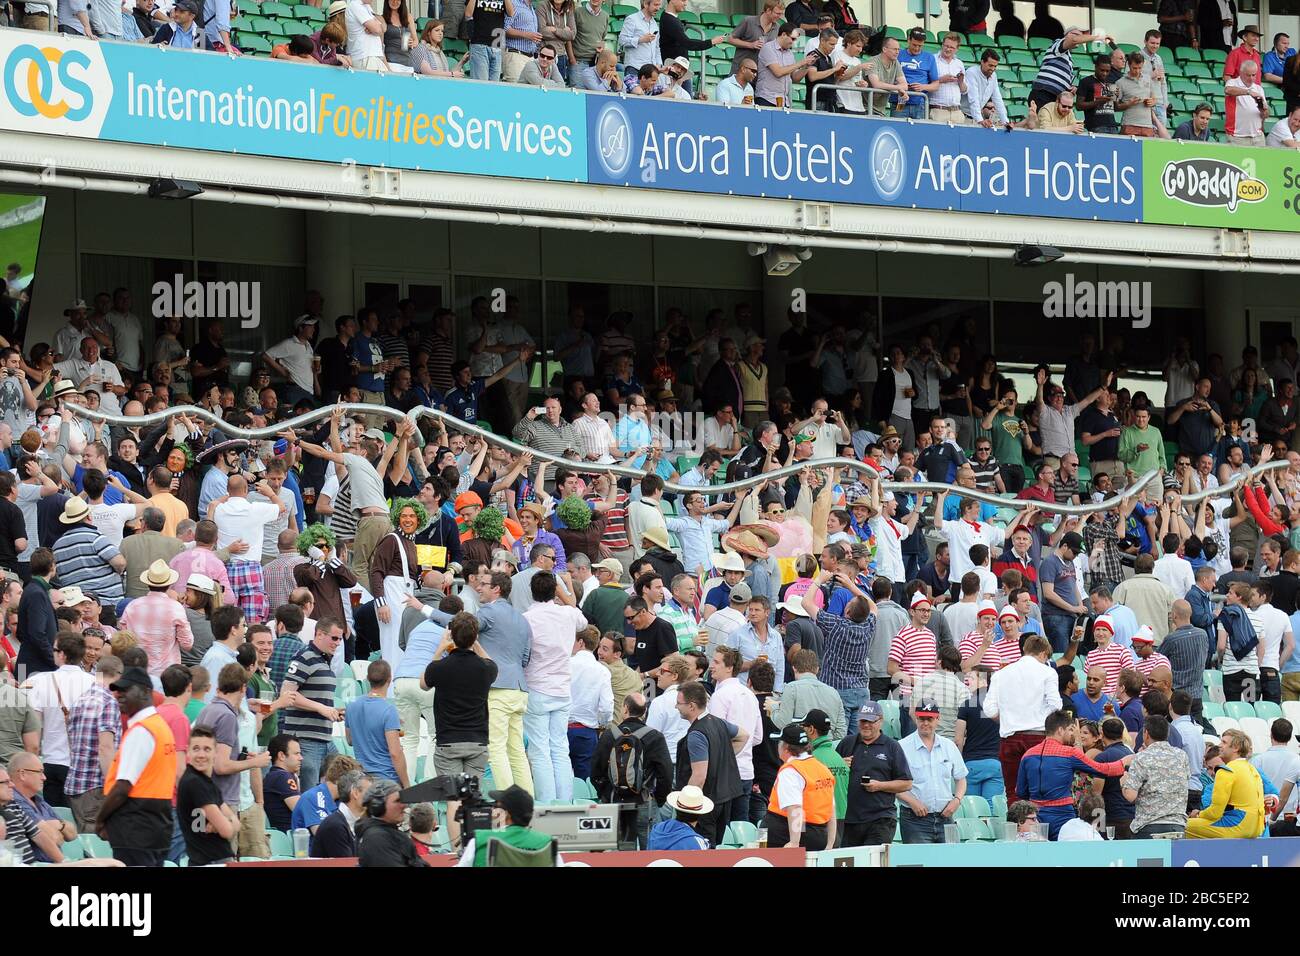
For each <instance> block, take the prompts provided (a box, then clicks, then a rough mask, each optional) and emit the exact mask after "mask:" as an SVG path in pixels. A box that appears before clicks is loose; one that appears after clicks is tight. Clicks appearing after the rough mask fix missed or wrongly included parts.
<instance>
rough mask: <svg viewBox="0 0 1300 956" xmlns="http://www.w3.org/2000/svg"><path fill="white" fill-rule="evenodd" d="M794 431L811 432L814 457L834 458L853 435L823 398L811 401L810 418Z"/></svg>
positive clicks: (851, 439)
mask: <svg viewBox="0 0 1300 956" xmlns="http://www.w3.org/2000/svg"><path fill="white" fill-rule="evenodd" d="M794 432H795V434H796V435H797V434H799V433H800V432H812V434H813V443H812V445H813V457H814V458H834V457H835V452H836V451H837V450H838V449H839V447H840V446H841V445H852V444H853V435H852V434H851V433H850V432H849V426H848V425H846V424H845V423H844V416H843V415H841V414H840V413H839V412H838V411H831V407H830V403H829V402H827V401H826V399H824V398H819V399H817V400H815V401H814V402H813V403H812V418H809V419H808V420H807V421H803V422H800V423H799V424H798V425H795V427H794ZM706 434H707V431H706Z"/></svg>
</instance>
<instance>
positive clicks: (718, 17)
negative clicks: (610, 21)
mask: <svg viewBox="0 0 1300 956" xmlns="http://www.w3.org/2000/svg"><path fill="white" fill-rule="evenodd" d="M615 9H617V7H616V8H615ZM700 23H702V24H703V25H704V26H706V27H730V26H731V17H729V16H727V14H725V13H715V12H713V11H709V12H708V13H701V14H700Z"/></svg>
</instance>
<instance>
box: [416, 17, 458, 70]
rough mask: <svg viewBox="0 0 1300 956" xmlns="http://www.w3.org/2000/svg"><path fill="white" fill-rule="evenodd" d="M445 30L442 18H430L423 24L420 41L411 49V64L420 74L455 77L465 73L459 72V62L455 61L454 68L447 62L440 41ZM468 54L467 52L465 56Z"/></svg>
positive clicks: (445, 26)
mask: <svg viewBox="0 0 1300 956" xmlns="http://www.w3.org/2000/svg"><path fill="white" fill-rule="evenodd" d="M446 32H447V25H446V24H445V23H444V22H443V21H442V20H430V21H429V22H428V23H426V24H425V25H424V30H423V32H421V34H420V42H419V43H417V44H416V45H415V47H414V48H413V49H412V50H411V66H412V68H413V69H414V70H415V72H417V73H419V74H420V75H421V76H440V77H443V78H445V79H455V78H458V77H463V76H464V75H465V74H464V73H462V72H459V69H460V65H461V64H460V63H457V64H456V70H453V69H452V68H451V65H450V64H449V63H448V62H447V54H446V53H444V52H443V50H442V41H443V37H444V36H445V35H446ZM468 55H469V54H468V53H467V54H466V56H468ZM462 62H463V60H462Z"/></svg>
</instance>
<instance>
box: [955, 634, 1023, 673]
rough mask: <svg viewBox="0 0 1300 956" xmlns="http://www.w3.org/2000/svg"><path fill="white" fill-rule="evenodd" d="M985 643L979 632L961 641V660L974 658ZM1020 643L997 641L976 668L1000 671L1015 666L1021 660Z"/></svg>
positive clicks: (959, 650)
mask: <svg viewBox="0 0 1300 956" xmlns="http://www.w3.org/2000/svg"><path fill="white" fill-rule="evenodd" d="M983 643H984V638H983V636H982V635H981V634H980V632H979V631H971V632H970V633H969V634H967V635H966V636H965V637H963V638H962V639H961V643H960V644H958V645H957V651H958V653H960V654H961V659H962V660H963V661H965V660H966V659H967V658H970V657H974V656H975V654H976V652H978V651H979V649H980V646H981V645H982V644H983ZM1021 656H1022V655H1021V653H1020V641H1019V639H1017V640H1014V641H1008V640H1006V639H1002V640H995V641H994V642H993V643H992V644H990V645H989V649H988V650H987V651H985V652H984V656H983V657H982V658H980V662H979V663H978V664H977V665H975V666H976V667H987V668H988V669H989V670H994V671H1000V670H1002V668H1004V667H1008V666H1010V665H1011V664H1014V663H1015V662H1016V661H1018V660H1020V658H1021Z"/></svg>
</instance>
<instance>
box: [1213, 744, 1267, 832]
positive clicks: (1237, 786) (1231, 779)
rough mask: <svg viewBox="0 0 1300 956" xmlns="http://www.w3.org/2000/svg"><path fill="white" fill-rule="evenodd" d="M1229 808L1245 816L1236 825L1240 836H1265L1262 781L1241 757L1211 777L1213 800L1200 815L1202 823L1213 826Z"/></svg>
mask: <svg viewBox="0 0 1300 956" xmlns="http://www.w3.org/2000/svg"><path fill="white" fill-rule="evenodd" d="M1229 805H1231V806H1232V807H1233V809H1235V810H1240V811H1241V812H1242V813H1243V814H1245V816H1244V817H1242V820H1241V823H1239V824H1238V825H1237V826H1238V827H1239V828H1240V829H1241V831H1242V836H1244V837H1245V838H1246V839H1254V838H1255V837H1257V836H1259V835H1260V834H1261V833H1263V832H1264V781H1263V780H1262V779H1260V776H1259V771H1258V770H1256V769H1255V767H1254V766H1253V765H1252V764H1251V762H1250V761H1249V760H1247V759H1246V758H1244V757H1238V758H1237V759H1236V760H1234V761H1232V762H1231V763H1229V764H1227V765H1226V766H1224V767H1223V768H1221V769H1220V770H1219V772H1218V773H1216V774H1215V775H1214V798H1213V799H1212V800H1211V802H1210V805H1209V806H1208V807H1206V808H1205V809H1204V810H1202V811H1201V819H1202V820H1206V821H1208V822H1210V823H1214V822H1215V821H1217V820H1219V819H1221V818H1222V817H1223V814H1224V811H1226V810H1227V808H1228V807H1229Z"/></svg>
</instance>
